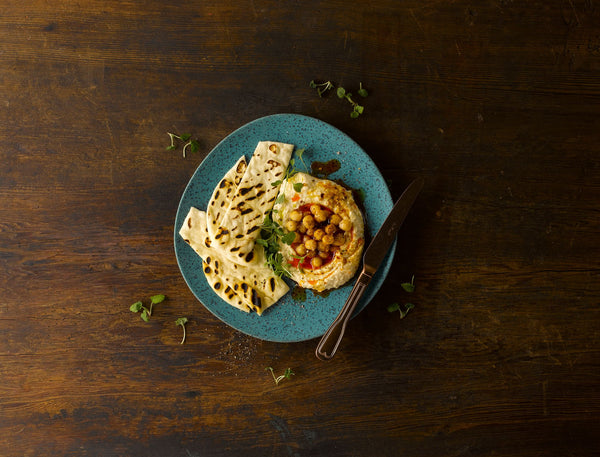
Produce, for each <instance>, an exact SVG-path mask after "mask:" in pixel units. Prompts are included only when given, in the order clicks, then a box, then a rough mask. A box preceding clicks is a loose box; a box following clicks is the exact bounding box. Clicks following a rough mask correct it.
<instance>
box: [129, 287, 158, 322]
mask: <svg viewBox="0 0 600 457" xmlns="http://www.w3.org/2000/svg"><path fill="white" fill-rule="evenodd" d="M164 299H165V296H164V295H160V294H159V295H153V296H152V297H150V306H149V307H146V306H145V305H144V303H143V302H142V301H136V302H135V303H134V304H133V305H131V306H130V307H129V311H131V312H132V313H139V312H141V314H140V318H141V319H142V320H143V321H144V322H148V321H149V320H150V316H152V306H154V305H156V304H158V303H160V302H162V301H163V300H164Z"/></svg>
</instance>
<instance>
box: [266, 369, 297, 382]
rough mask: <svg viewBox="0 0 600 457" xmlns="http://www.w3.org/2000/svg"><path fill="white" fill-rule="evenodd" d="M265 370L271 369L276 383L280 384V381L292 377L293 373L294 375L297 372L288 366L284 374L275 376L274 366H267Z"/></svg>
mask: <svg viewBox="0 0 600 457" xmlns="http://www.w3.org/2000/svg"><path fill="white" fill-rule="evenodd" d="M265 371H270V372H271V376H273V380H274V381H275V385H276V386H278V385H279V383H280V382H281V381H283V380H284V379H290V378H291V377H292V375H294V374H295V373H294V372H293V371H292V369H291V368H286V369H285V371H284V373H283V374H282V375H279V376H275V372H274V371H273V368H271V367H267V368H265Z"/></svg>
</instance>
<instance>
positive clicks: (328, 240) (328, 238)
mask: <svg viewBox="0 0 600 457" xmlns="http://www.w3.org/2000/svg"><path fill="white" fill-rule="evenodd" d="M333 241H334V238H333V235H325V236H324V237H323V243H324V244H327V245H329V244H333Z"/></svg>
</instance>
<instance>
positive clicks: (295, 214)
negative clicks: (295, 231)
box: [290, 210, 302, 222]
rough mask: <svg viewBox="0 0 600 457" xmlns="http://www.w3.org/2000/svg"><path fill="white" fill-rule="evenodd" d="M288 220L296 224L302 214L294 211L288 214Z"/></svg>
mask: <svg viewBox="0 0 600 457" xmlns="http://www.w3.org/2000/svg"><path fill="white" fill-rule="evenodd" d="M290 219H291V220H293V221H296V222H300V221H301V220H302V213H301V212H300V211H298V210H294V211H292V212H291V213H290Z"/></svg>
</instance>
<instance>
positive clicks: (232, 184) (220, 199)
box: [206, 156, 248, 239]
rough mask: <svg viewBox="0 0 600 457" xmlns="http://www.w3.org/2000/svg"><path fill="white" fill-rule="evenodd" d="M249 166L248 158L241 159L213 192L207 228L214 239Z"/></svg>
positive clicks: (207, 208)
mask: <svg viewBox="0 0 600 457" xmlns="http://www.w3.org/2000/svg"><path fill="white" fill-rule="evenodd" d="M247 166H248V163H247V162H246V157H245V156H242V157H240V158H239V160H238V161H237V162H236V164H235V165H234V166H233V167H231V169H230V170H229V171H228V172H227V173H225V176H223V179H221V181H219V184H217V186H216V187H215V189H214V190H213V193H212V196H211V197H210V200H209V201H208V205H207V206H206V222H207V226H206V228H207V229H208V235H209V236H210V237H211V238H212V239H214V237H215V234H216V232H217V228H219V225H220V224H221V221H222V220H223V217H224V216H225V212H226V211H227V208H229V204H230V203H231V200H232V198H233V195H234V194H235V191H236V189H237V187H238V185H239V184H240V181H241V180H242V177H243V176H244V173H245V172H246V167H247Z"/></svg>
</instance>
